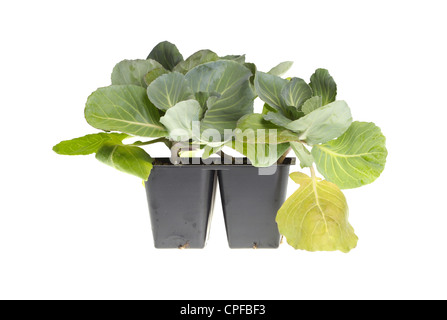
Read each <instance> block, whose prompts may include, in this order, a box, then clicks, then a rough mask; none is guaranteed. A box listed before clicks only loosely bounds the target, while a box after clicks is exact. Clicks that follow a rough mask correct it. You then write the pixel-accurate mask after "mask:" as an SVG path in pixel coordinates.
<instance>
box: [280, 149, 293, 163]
mask: <svg viewBox="0 0 447 320" xmlns="http://www.w3.org/2000/svg"><path fill="white" fill-rule="evenodd" d="M290 150H292V147H290V148H289V149H287V150H286V152H284V154H283V155H282V156H281V158H279V160H278V164H282V163H283V162H284V160H285V159H286V157H287V155H288V154H289V152H290Z"/></svg>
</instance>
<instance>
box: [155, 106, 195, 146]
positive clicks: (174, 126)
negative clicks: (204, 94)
mask: <svg viewBox="0 0 447 320" xmlns="http://www.w3.org/2000/svg"><path fill="white" fill-rule="evenodd" d="M201 110H202V109H201V107H200V104H199V103H198V102H197V101H196V100H186V101H181V102H179V103H177V104H176V105H175V106H173V107H172V108H170V109H169V110H168V111H166V114H165V115H164V116H163V117H161V118H160V122H161V123H163V124H164V125H165V127H166V128H167V129H168V131H169V137H170V138H171V139H172V140H174V141H188V140H189V139H192V138H193V127H192V126H193V121H199V115H200V113H201ZM195 138H197V137H195Z"/></svg>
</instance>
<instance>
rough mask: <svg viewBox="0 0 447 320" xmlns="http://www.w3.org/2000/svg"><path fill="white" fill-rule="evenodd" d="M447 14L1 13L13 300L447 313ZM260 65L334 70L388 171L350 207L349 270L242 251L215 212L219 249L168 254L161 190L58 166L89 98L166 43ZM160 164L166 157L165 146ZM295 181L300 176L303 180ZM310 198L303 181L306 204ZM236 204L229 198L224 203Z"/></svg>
mask: <svg viewBox="0 0 447 320" xmlns="http://www.w3.org/2000/svg"><path fill="white" fill-rule="evenodd" d="M446 9H447V8H446V6H445V1H428V0H426V1H408V0H407V1H377V0H376V1H296V0H295V1H280V0H276V1H259V0H258V1H230V0H227V1H172V0H171V1H130V0H128V1H120V2H118V1H72V2H68V1H13V2H12V1H7V2H6V1H2V2H1V4H0V33H1V38H0V41H1V42H0V43H1V49H0V56H1V59H0V64H1V68H0V72H1V73H0V88H1V89H0V90H1V91H0V92H1V96H0V97H1V98H0V108H1V115H0V117H1V122H0V130H1V134H2V143H1V149H0V150H1V151H0V155H1V156H0V164H1V165H0V170H1V171H0V183H1V184H0V185H1V193H0V298H2V299H23V298H24V299H431V298H434V299H441V298H442V299H445V298H447V293H446V288H445V287H446V285H447V273H446V268H447V248H446V244H447V238H446V234H447V231H446V226H447V210H446V197H447V190H446V188H445V181H446V178H447V177H446V170H445V161H446V155H447V154H446V150H447V148H446V147H445V146H446V123H447V122H446V115H447V112H446V109H447V102H446V96H447V77H446V71H447V63H446V59H447V58H446V57H447V50H446V30H447V19H446V18H445V15H446V11H447V10H446ZM163 40H169V41H171V42H173V43H175V44H176V45H177V46H178V48H179V49H180V51H181V52H182V53H183V55H184V56H185V57H187V56H188V55H189V54H191V53H193V52H195V51H197V50H199V49H204V48H209V49H212V50H214V51H215V52H217V53H218V54H220V55H225V54H239V53H245V54H246V55H247V60H248V61H253V62H256V63H257V64H258V67H259V69H260V70H263V71H267V70H269V69H270V68H271V67H272V66H273V65H275V64H276V63H278V62H281V61H284V60H293V61H295V64H294V66H293V68H292V69H291V70H290V72H288V74H287V75H288V76H298V77H302V78H304V79H308V78H309V77H310V75H311V74H312V72H313V71H314V70H315V69H316V68H318V67H323V68H327V69H329V71H330V72H331V74H332V76H333V77H334V79H335V80H336V82H337V84H338V92H339V94H338V98H339V99H344V100H346V101H347V102H348V104H349V105H350V107H351V110H352V113H353V117H354V118H355V120H360V121H373V122H375V123H376V124H377V125H379V126H380V127H381V128H382V131H383V133H384V134H385V135H386V137H387V148H388V150H389V156H388V160H387V165H386V168H385V171H384V173H383V174H382V176H381V177H380V178H379V179H378V180H377V181H376V182H374V183H373V184H371V185H368V186H365V187H362V188H359V189H355V190H347V191H345V195H346V197H347V198H348V203H349V206H350V222H351V224H352V225H353V227H354V229H355V231H356V234H357V235H358V236H359V238H360V240H359V243H358V247H357V248H356V249H354V250H353V251H351V252H350V253H349V254H343V253H340V252H330V253H328V252H318V253H309V252H304V251H296V250H294V249H292V248H291V247H289V246H288V245H287V244H283V245H282V246H281V247H280V248H279V249H278V250H230V249H229V248H228V246H227V243H226V235H225V230H224V225H223V217H222V211H221V208H220V206H219V205H217V206H216V210H215V213H214V220H213V222H212V226H211V234H210V239H209V241H208V245H207V247H206V248H205V249H204V250H155V249H154V248H153V243H152V235H151V231H150V221H149V215H148V210H147V203H146V198H145V192H144V188H143V187H142V185H141V181H140V180H139V179H138V178H134V177H132V176H128V175H125V174H123V173H120V172H118V171H115V170H114V169H112V168H109V167H107V166H105V165H103V164H101V163H99V162H98V161H96V160H95V159H94V157H93V156H89V157H62V156H58V155H56V154H55V153H53V152H52V151H51V148H52V146H53V145H54V144H56V143H57V142H59V141H60V140H65V139H69V138H74V137H78V136H82V135H84V134H87V133H93V132H96V130H95V129H93V128H91V127H89V126H88V124H87V123H86V122H85V121H84V118H83V108H84V104H85V101H86V98H87V96H88V95H89V94H90V93H91V92H92V91H94V90H95V89H96V88H97V87H101V86H107V85H108V84H109V83H110V73H111V70H112V68H113V66H114V65H115V63H117V62H118V61H120V60H122V59H136V58H146V56H147V54H148V53H149V51H150V49H151V48H152V47H153V46H154V45H155V44H157V43H158V42H159V41H163ZM148 151H149V152H151V154H152V155H154V156H156V155H161V153H158V150H156V149H153V148H152V149H151V148H148ZM293 170H300V168H299V166H297V167H295V168H293ZM296 187H297V186H296V185H295V184H294V183H293V182H292V181H290V185H289V194H291V193H292V192H293V191H294V190H295V189H296ZM217 201H219V199H217Z"/></svg>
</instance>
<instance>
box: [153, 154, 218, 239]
mask: <svg viewBox="0 0 447 320" xmlns="http://www.w3.org/2000/svg"><path fill="white" fill-rule="evenodd" d="M216 182H217V179H216V172H215V170H214V168H213V167H212V166H206V165H203V164H202V165H194V164H187V165H172V164H171V162H170V160H169V158H158V159H155V162H154V166H153V168H152V171H151V174H150V176H149V179H148V181H146V183H145V185H146V193H147V199H148V204H149V213H150V217H151V225H152V234H153V237H154V244H155V247H156V248H203V247H204V246H205V242H206V239H207V236H208V229H209V222H210V220H211V219H210V214H211V213H212V210H213V205H214V194H215V189H216Z"/></svg>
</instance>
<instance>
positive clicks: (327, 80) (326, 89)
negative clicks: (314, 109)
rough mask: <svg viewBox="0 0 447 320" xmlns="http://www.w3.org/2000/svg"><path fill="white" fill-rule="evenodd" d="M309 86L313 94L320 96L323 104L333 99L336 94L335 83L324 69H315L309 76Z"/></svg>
mask: <svg viewBox="0 0 447 320" xmlns="http://www.w3.org/2000/svg"><path fill="white" fill-rule="evenodd" d="M309 86H310V87H311V88H312V91H313V95H314V96H320V97H321V98H322V103H323V106H324V105H327V104H328V103H331V102H332V101H335V98H336V96H337V85H336V84H335V81H334V79H333V78H332V77H331V75H330V74H329V71H327V70H326V69H317V70H316V71H315V73H314V74H313V75H312V76H311V77H310V83H309Z"/></svg>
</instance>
